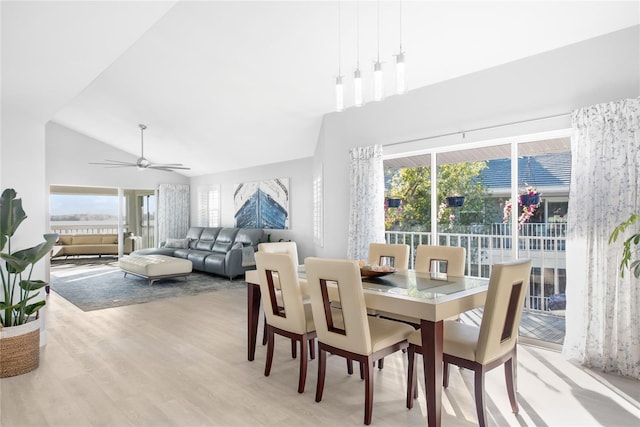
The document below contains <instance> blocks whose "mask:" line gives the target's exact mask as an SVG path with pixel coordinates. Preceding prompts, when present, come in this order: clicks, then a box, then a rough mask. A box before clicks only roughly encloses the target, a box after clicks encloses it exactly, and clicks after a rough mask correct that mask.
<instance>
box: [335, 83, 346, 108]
mask: <svg viewBox="0 0 640 427" xmlns="http://www.w3.org/2000/svg"><path fill="white" fill-rule="evenodd" d="M342 110H344V86H343V84H342V76H338V77H336V111H342Z"/></svg>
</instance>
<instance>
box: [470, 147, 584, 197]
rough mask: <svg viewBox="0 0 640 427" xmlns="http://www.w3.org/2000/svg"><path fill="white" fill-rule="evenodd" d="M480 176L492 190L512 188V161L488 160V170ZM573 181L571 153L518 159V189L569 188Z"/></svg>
mask: <svg viewBox="0 0 640 427" xmlns="http://www.w3.org/2000/svg"><path fill="white" fill-rule="evenodd" d="M480 176H481V177H482V180H483V182H484V184H485V185H486V186H487V187H488V188H489V189H490V190H491V189H498V188H508V187H510V186H511V160H510V159H497V160H487V168H486V169H484V170H483V171H482V172H481V173H480ZM570 180H571V153H568V152H567V153H553V154H540V155H537V156H531V157H529V156H528V157H520V158H518V187H524V186H525V185H530V186H533V187H536V188H538V189H540V188H544V187H567V189H568V188H569V183H570Z"/></svg>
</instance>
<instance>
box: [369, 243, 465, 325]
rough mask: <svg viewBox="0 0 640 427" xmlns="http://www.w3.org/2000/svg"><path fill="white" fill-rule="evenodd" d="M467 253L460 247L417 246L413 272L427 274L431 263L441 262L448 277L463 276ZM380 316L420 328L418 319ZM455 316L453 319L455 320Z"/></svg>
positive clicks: (394, 315)
mask: <svg viewBox="0 0 640 427" xmlns="http://www.w3.org/2000/svg"><path fill="white" fill-rule="evenodd" d="M466 254H467V251H466V249H465V248H462V247H452V246H432V245H418V247H417V249H416V261H415V270H416V272H417V273H429V272H430V271H431V261H432V260H433V261H443V262H445V264H446V266H447V271H446V272H447V274H448V275H450V276H464V264H465V260H466ZM379 315H380V316H382V317H386V318H388V319H393V320H399V321H401V322H406V323H409V324H411V325H413V326H414V327H416V328H417V327H419V326H420V319H416V318H414V317H409V316H402V315H400V314H396V313H386V312H380V313H379ZM457 318H458V317H457V316H456V317H455V318H453V319H457Z"/></svg>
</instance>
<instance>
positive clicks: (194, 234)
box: [186, 227, 204, 249]
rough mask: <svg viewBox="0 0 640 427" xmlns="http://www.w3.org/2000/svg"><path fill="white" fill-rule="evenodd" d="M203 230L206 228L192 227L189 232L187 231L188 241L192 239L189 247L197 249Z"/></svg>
mask: <svg viewBox="0 0 640 427" xmlns="http://www.w3.org/2000/svg"><path fill="white" fill-rule="evenodd" d="M202 230H204V227H191V228H189V231H187V236H186V237H187V239H190V240H191V242H190V243H189V247H190V248H191V249H195V248H196V243H198V239H200V235H201V234H202Z"/></svg>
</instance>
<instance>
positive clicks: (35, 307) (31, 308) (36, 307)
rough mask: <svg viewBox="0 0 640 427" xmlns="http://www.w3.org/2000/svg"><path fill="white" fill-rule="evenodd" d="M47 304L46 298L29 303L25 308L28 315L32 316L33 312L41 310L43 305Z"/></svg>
mask: <svg viewBox="0 0 640 427" xmlns="http://www.w3.org/2000/svg"><path fill="white" fill-rule="evenodd" d="M46 304H47V302H46V301H45V300H41V301H38V302H36V303H34V304H29V305H28V306H26V307H25V308H24V312H25V314H26V315H27V316H31V315H32V314H34V313H36V312H37V311H38V310H40V309H41V308H42V307H44V306H45V305H46Z"/></svg>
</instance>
